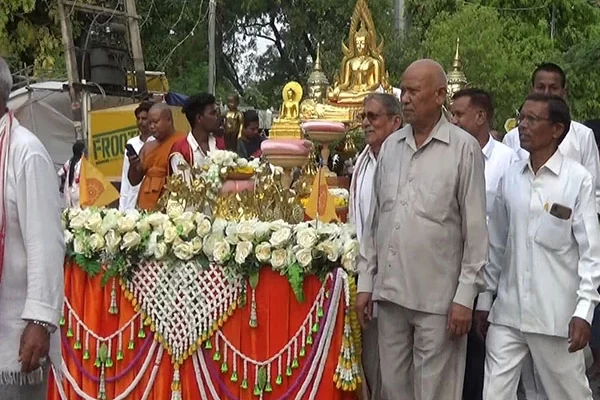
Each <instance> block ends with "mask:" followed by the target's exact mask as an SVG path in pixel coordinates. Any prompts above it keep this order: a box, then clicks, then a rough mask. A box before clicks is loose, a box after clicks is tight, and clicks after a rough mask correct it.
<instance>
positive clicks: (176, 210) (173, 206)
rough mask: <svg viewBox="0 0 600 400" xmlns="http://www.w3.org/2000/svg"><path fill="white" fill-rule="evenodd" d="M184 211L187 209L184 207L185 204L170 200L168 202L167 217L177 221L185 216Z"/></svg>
mask: <svg viewBox="0 0 600 400" xmlns="http://www.w3.org/2000/svg"><path fill="white" fill-rule="evenodd" d="M184 211H185V208H184V207H183V204H181V203H180V202H178V201H177V200H173V199H169V201H168V202H167V215H168V216H169V218H171V219H177V218H178V217H180V216H181V215H182V214H183V212H184Z"/></svg>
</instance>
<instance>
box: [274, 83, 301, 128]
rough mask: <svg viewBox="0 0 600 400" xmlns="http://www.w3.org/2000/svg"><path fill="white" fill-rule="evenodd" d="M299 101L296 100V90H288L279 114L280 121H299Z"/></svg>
mask: <svg viewBox="0 0 600 400" xmlns="http://www.w3.org/2000/svg"><path fill="white" fill-rule="evenodd" d="M298 117H299V112H298V100H297V99H296V96H295V93H294V89H292V88H291V87H290V88H288V90H287V92H286V97H284V100H283V103H282V104H281V111H280V112H279V119H288V120H298Z"/></svg>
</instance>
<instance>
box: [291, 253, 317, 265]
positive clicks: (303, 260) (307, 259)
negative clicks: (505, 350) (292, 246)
mask: <svg viewBox="0 0 600 400" xmlns="http://www.w3.org/2000/svg"><path fill="white" fill-rule="evenodd" d="M295 256H296V260H298V264H300V265H301V266H303V267H308V266H309V265H310V263H312V260H313V257H312V250H311V249H302V250H299V251H298V252H296V253H295Z"/></svg>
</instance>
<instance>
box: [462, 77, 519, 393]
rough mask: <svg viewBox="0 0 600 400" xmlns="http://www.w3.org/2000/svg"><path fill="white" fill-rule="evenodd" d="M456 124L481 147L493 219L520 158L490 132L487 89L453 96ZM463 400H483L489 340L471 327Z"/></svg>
mask: <svg viewBox="0 0 600 400" xmlns="http://www.w3.org/2000/svg"><path fill="white" fill-rule="evenodd" d="M450 111H451V112H452V123H453V124H454V125H457V126H458V127H460V128H463V129H464V130H465V131H467V132H469V133H470V134H471V135H472V136H473V137H474V138H475V139H477V141H478V142H479V145H480V146H481V150H482V152H483V161H484V163H485V192H486V216H487V218H488V220H489V217H490V212H491V209H492V204H493V203H494V198H495V197H496V190H497V188H498V182H499V181H500V178H501V177H502V175H504V173H505V172H506V170H508V168H509V167H510V166H511V165H512V164H514V163H515V162H516V161H517V160H518V158H517V154H516V153H515V152H514V151H513V150H512V149H511V148H510V147H508V146H505V145H503V144H502V143H500V142H498V141H497V140H495V139H494V138H493V137H492V136H491V133H490V129H491V121H492V119H493V118H494V105H493V101H492V97H491V95H490V94H489V93H487V92H486V91H484V90H481V89H477V88H468V89H463V90H461V91H458V92H456V93H455V94H454V96H453V103H452V106H451V107H450ZM466 364H467V365H466V370H465V385H464V388H463V400H481V398H482V397H481V396H482V393H483V368H484V364H485V341H484V339H483V337H481V336H479V335H478V334H477V332H476V330H475V328H474V327H471V331H470V332H469V336H468V340H467V363H466Z"/></svg>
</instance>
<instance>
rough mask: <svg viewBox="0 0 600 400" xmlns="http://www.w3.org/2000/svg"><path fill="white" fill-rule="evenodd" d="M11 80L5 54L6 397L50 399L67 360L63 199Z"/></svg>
mask: <svg viewBox="0 0 600 400" xmlns="http://www.w3.org/2000/svg"><path fill="white" fill-rule="evenodd" d="M11 86H12V77H11V73H10V70H9V68H8V65H7V64H6V62H5V61H4V60H3V59H2V58H0V195H1V196H2V197H0V199H1V200H0V338H1V340H0V399H2V400H44V399H45V398H46V387H47V379H48V368H49V363H48V361H50V362H52V363H54V364H57V365H60V362H61V355H60V336H59V333H58V332H57V327H58V324H59V320H60V316H61V313H62V306H63V290H64V288H63V285H64V283H63V261H64V255H65V247H64V239H63V232H62V227H61V221H60V212H61V211H60V198H59V193H58V190H56V188H57V187H58V179H57V177H56V174H55V172H54V167H53V165H52V160H51V159H50V156H49V155H48V152H47V151H46V149H45V148H44V146H43V145H42V143H41V142H40V141H39V139H38V138H37V137H36V136H35V135H34V134H33V133H31V132H30V131H28V130H27V129H25V128H24V127H22V126H21V125H20V124H19V121H17V119H16V118H15V117H14V115H13V113H12V111H10V110H7V108H6V106H7V102H8V96H9V94H10V89H11Z"/></svg>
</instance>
